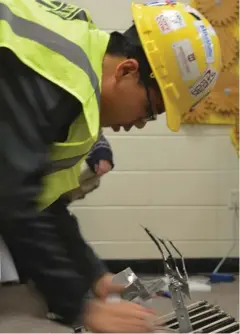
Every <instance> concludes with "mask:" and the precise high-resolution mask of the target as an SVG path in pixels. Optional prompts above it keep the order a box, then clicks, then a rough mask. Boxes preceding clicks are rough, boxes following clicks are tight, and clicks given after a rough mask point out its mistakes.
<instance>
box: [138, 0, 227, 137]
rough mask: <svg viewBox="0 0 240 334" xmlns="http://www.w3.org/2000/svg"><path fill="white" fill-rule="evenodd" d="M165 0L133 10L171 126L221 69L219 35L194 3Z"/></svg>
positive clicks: (174, 126) (209, 86) (176, 127)
mask: <svg viewBox="0 0 240 334" xmlns="http://www.w3.org/2000/svg"><path fill="white" fill-rule="evenodd" d="M166 2H167V1H163V0H162V1H159V2H156V3H152V4H151V3H150V4H147V5H142V4H133V5H132V13H133V18H134V22H135V24H136V28H137V30H138V33H139V36H140V39H141V42H142V45H143V48H144V50H145V53H146V55H147V58H148V60H149V63H150V66H151V68H152V71H153V75H154V77H155V78H156V80H157V82H158V84H159V87H160V89H161V93H162V95H163V99H164V103H165V109H166V113H167V124H168V127H169V128H170V129H171V130H173V131H178V130H179V127H180V124H181V120H182V116H183V114H185V113H186V112H188V111H190V110H191V109H193V108H194V107H195V106H196V105H197V104H198V103H199V101H200V100H202V99H203V98H204V97H206V95H208V94H209V92H210V91H211V90H212V88H213V86H214V84H215V82H216V80H217V77H218V74H219V72H220V70H221V51H220V45H219V39H218V37H217V35H216V34H215V31H214V29H213V28H212V26H211V25H210V23H209V22H208V21H207V20H206V19H205V18H204V17H202V15H200V13H198V12H197V11H196V10H194V9H193V8H191V7H190V6H186V5H184V4H182V3H175V4H174V1H172V3H169V4H167V3H166Z"/></svg>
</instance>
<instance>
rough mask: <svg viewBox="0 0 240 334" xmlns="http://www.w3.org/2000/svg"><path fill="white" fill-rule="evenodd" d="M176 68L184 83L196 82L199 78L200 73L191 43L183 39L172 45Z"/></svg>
mask: <svg viewBox="0 0 240 334" xmlns="http://www.w3.org/2000/svg"><path fill="white" fill-rule="evenodd" d="M173 50H174V52H175V55H176V58H177V62H178V66H179V69H180V72H181V76H182V79H183V80H184V81H189V80H197V78H199V77H200V71H199V68H198V64H197V61H196V57H195V54H194V51H193V48H192V44H191V41H190V40H189V39H184V40H182V41H179V42H177V43H174V44H173Z"/></svg>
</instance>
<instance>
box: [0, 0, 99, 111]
mask: <svg viewBox="0 0 240 334" xmlns="http://www.w3.org/2000/svg"><path fill="white" fill-rule="evenodd" d="M29 1H30V0H29ZM0 20H3V21H6V22H8V24H9V25H10V27H11V29H12V30H13V32H14V33H15V34H16V35H18V36H20V37H23V38H28V39H30V40H33V41H35V42H37V43H39V44H41V45H44V46H45V47H47V48H48V49H49V50H52V51H54V52H56V53H58V54H60V55H62V56H63V57H65V58H66V59H68V60H69V61H70V62H72V63H73V64H75V65H76V66H78V67H79V68H81V69H82V70H83V71H84V72H85V73H86V74H87V75H88V77H89V80H90V82H91V84H92V86H93V88H94V90H95V94H96V99H97V103H98V108H99V110H100V85H99V80H98V77H97V75H96V73H95V71H94V70H93V67H92V65H91V63H90V61H89V59H88V57H87V55H86V53H85V52H84V50H83V49H82V48H81V47H80V46H79V45H77V44H75V43H73V42H71V41H69V40H67V39H66V38H64V37H63V36H61V35H59V34H57V33H56V32H54V31H52V30H49V29H47V28H46V27H43V26H41V25H40V24H38V23H34V22H31V21H28V20H25V19H23V18H21V17H18V16H17V15H15V14H14V13H13V12H12V11H11V10H10V9H9V8H8V7H7V5H5V4H3V3H0ZM52 41H54V42H52Z"/></svg>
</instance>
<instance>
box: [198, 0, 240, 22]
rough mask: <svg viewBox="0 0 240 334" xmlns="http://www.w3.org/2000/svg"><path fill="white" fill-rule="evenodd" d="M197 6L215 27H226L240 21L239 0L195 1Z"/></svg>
mask: <svg viewBox="0 0 240 334" xmlns="http://www.w3.org/2000/svg"><path fill="white" fill-rule="evenodd" d="M195 4H196V7H195V8H196V9H198V10H199V12H200V13H202V14H203V15H204V16H205V17H206V18H207V19H208V20H209V21H211V23H212V24H213V25H214V26H226V25H228V24H230V23H231V22H232V21H233V20H236V19H238V13H239V0H195Z"/></svg>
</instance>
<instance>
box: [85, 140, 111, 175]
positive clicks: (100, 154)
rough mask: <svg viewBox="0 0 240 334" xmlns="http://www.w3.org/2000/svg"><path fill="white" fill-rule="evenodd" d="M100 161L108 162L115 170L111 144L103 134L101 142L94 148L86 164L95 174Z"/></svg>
mask: <svg viewBox="0 0 240 334" xmlns="http://www.w3.org/2000/svg"><path fill="white" fill-rule="evenodd" d="M100 160H107V161H109V162H110V164H111V165H112V168H114V162H113V152H112V148H111V145H110V143H109V142H108V140H107V139H106V137H105V136H104V135H103V134H101V136H100V138H99V140H98V141H97V142H96V143H95V145H94V146H93V147H92V149H91V151H90V152H89V154H88V157H87V159H86V162H87V164H88V166H89V168H91V170H92V171H93V172H95V165H98V164H99V161H100Z"/></svg>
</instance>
